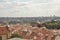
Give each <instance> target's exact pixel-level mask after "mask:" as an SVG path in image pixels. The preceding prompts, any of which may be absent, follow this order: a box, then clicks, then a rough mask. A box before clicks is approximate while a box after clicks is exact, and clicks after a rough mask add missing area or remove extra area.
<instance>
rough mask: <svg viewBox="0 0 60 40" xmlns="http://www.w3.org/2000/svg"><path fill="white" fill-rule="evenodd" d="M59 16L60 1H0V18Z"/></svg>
mask: <svg viewBox="0 0 60 40" xmlns="http://www.w3.org/2000/svg"><path fill="white" fill-rule="evenodd" d="M50 15H56V16H60V0H0V17H36V16H50Z"/></svg>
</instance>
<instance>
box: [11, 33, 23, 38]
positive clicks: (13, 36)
mask: <svg viewBox="0 0 60 40" xmlns="http://www.w3.org/2000/svg"><path fill="white" fill-rule="evenodd" d="M15 37H17V38H23V37H22V36H21V35H18V34H12V36H11V38H15Z"/></svg>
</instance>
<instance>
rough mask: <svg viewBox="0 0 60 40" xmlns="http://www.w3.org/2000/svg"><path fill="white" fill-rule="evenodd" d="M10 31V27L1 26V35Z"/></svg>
mask: <svg viewBox="0 0 60 40" xmlns="http://www.w3.org/2000/svg"><path fill="white" fill-rule="evenodd" d="M7 33H8V29H7V28H6V27H0V35H4V34H7Z"/></svg>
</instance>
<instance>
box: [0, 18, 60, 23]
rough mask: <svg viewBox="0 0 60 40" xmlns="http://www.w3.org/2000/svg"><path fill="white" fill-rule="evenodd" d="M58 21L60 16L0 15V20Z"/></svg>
mask: <svg viewBox="0 0 60 40" xmlns="http://www.w3.org/2000/svg"><path fill="white" fill-rule="evenodd" d="M51 20H56V21H60V17H0V22H23V23H24V22H35V21H51Z"/></svg>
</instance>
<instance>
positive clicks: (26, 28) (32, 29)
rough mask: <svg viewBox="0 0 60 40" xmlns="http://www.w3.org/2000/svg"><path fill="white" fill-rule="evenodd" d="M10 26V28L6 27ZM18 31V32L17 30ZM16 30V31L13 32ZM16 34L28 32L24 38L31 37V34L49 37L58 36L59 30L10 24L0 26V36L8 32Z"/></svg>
mask: <svg viewBox="0 0 60 40" xmlns="http://www.w3.org/2000/svg"><path fill="white" fill-rule="evenodd" d="M8 26H10V27H8ZM17 29H19V30H17ZM15 30H16V31H15ZM13 31H14V32H16V33H20V34H22V36H23V35H24V33H23V31H28V32H27V34H25V36H24V37H25V38H26V37H29V36H31V35H32V34H34V33H35V34H37V35H38V36H39V35H40V34H41V35H43V34H45V35H48V34H51V35H60V29H59V30H56V29H54V30H53V29H46V28H45V27H41V28H39V27H32V26H31V25H30V24H11V25H0V35H4V34H7V33H8V32H13Z"/></svg>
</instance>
